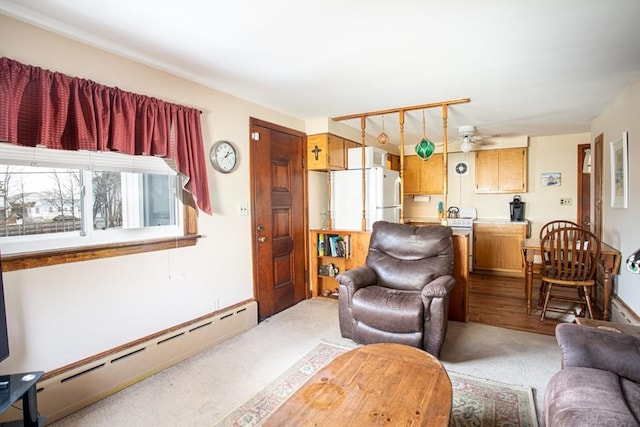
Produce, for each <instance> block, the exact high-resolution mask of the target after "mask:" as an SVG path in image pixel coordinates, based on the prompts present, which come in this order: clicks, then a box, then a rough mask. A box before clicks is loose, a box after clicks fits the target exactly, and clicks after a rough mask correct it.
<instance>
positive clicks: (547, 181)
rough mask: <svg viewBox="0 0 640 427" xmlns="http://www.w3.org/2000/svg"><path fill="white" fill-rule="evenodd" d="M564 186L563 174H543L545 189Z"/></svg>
mask: <svg viewBox="0 0 640 427" xmlns="http://www.w3.org/2000/svg"><path fill="white" fill-rule="evenodd" d="M560 184H562V173H560V172H545V173H543V174H542V185H543V186H545V187H553V186H558V185H560Z"/></svg>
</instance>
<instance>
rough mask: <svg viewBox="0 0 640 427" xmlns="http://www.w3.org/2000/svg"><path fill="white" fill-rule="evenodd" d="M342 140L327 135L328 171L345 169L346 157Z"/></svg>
mask: <svg viewBox="0 0 640 427" xmlns="http://www.w3.org/2000/svg"><path fill="white" fill-rule="evenodd" d="M344 145H345V144H344V138H340V137H339V136H335V135H331V134H329V159H328V162H327V163H328V165H329V169H345V168H346V167H347V162H346V159H347V156H346V151H345V146H344Z"/></svg>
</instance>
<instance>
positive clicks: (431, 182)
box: [402, 154, 443, 194]
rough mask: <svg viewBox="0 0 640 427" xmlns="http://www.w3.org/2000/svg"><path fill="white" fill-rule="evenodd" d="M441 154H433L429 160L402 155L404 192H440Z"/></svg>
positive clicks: (441, 177)
mask: <svg viewBox="0 0 640 427" xmlns="http://www.w3.org/2000/svg"><path fill="white" fill-rule="evenodd" d="M442 167H443V159H442V154H433V155H432V156H431V158H430V159H429V160H422V159H420V157H418V156H405V157H404V175H403V178H402V181H403V183H404V194H442V191H443V190H442V189H443V171H442Z"/></svg>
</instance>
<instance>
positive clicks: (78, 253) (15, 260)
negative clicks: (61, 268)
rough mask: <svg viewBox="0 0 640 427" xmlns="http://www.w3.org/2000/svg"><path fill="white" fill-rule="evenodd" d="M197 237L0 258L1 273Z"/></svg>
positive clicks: (178, 244)
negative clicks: (0, 260)
mask: <svg viewBox="0 0 640 427" xmlns="http://www.w3.org/2000/svg"><path fill="white" fill-rule="evenodd" d="M200 237H202V236H201V235H199V234H190V235H187V236H180V237H171V238H163V239H153V240H143V241H133V242H125V243H113V244H110V245H99V246H98V245H96V246H80V247H74V248H68V249H55V250H50V251H41V252H28V253H23V254H12V255H3V256H2V271H5V272H6V271H14V270H24V269H28V268H36V267H45V266H49V265H56V264H66V263H70V262H79V261H89V260H93V259H99V258H109V257H115V256H123V255H133V254H139V253H143V252H153V251H163V250H167V249H176V248H183V247H187V246H195V244H196V242H197V240H198V239H199V238H200Z"/></svg>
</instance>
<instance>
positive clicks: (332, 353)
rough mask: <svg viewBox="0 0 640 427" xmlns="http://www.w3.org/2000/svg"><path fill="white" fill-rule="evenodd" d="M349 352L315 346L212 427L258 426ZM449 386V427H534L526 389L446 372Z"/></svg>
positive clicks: (328, 346) (533, 416) (528, 393)
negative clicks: (450, 393) (322, 371)
mask: <svg viewBox="0 0 640 427" xmlns="http://www.w3.org/2000/svg"><path fill="white" fill-rule="evenodd" d="M348 350H350V349H349V348H344V347H339V346H335V345H332V344H328V343H322V344H319V345H318V346H317V347H316V348H314V349H313V350H312V351H311V352H310V353H309V354H307V355H306V356H305V357H304V358H302V359H301V360H300V361H299V362H297V363H296V364H295V365H294V366H292V367H291V368H289V369H288V370H287V371H286V372H285V373H284V374H282V375H281V376H280V377H279V378H278V379H276V380H275V381H274V382H272V383H271V384H270V385H268V386H267V387H266V388H264V389H263V390H262V391H260V392H259V393H257V394H256V395H255V396H253V397H252V398H251V399H249V400H248V401H247V402H245V403H244V404H243V405H241V406H240V407H238V408H237V409H235V410H234V411H233V412H231V413H230V414H229V415H227V416H226V417H225V418H224V419H223V420H221V421H220V422H218V423H217V424H215V425H214V427H240V426H242V427H248V426H260V425H262V423H263V422H264V421H265V420H266V419H267V418H268V417H269V415H270V414H272V413H273V412H274V411H275V410H276V409H278V407H279V406H280V405H282V403H284V401H285V400H287V398H288V397H289V396H291V395H292V394H293V393H294V392H295V391H296V390H297V389H298V388H300V387H301V386H302V385H303V384H304V383H305V382H306V381H307V380H308V379H309V378H310V377H311V376H313V374H315V373H316V372H317V371H318V370H320V369H321V368H323V367H324V366H326V365H327V364H328V363H329V362H331V361H332V360H333V359H334V358H335V357H336V356H338V355H340V354H342V353H344V352H346V351H348ZM447 373H448V374H449V378H450V379H451V384H452V386H453V405H452V411H451V423H450V426H452V427H454V426H455V427H467V426H469V427H471V426H473V427H490V426H500V427H507V426H509V427H517V426H522V427H536V426H538V421H537V417H536V410H535V404H534V398H533V392H532V390H531V388H529V387H523V386H517V385H511V384H504V383H500V382H496V381H491V380H487V379H482V378H476V377H472V376H470V375H464V374H459V373H455V372H451V371H447Z"/></svg>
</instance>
